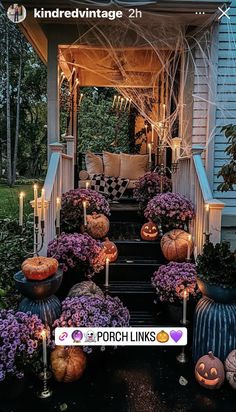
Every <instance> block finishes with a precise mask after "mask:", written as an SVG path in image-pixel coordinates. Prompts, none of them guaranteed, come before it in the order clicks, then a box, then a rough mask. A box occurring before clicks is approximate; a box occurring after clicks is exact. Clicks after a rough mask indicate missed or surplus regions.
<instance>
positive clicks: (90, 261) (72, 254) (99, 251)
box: [48, 233, 105, 276]
mask: <svg viewBox="0 0 236 412" xmlns="http://www.w3.org/2000/svg"><path fill="white" fill-rule="evenodd" d="M48 256H54V257H55V258H56V259H57V260H58V261H59V262H60V264H61V265H62V267H63V271H64V272H67V271H68V269H74V268H75V269H76V270H78V272H84V273H86V274H87V275H88V276H91V275H92V274H93V273H98V272H100V270H101V269H103V266H104V261H105V255H104V249H103V245H102V243H101V242H99V241H97V240H95V239H93V238H92V237H91V236H89V235H88V234H87V233H85V234H78V233H74V234H65V233H62V234H61V236H60V237H59V239H54V240H52V241H51V242H50V243H49V245H48Z"/></svg>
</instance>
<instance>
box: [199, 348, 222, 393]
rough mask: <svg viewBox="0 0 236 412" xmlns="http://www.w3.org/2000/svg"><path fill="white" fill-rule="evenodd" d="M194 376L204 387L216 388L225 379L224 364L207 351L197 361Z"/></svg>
mask: <svg viewBox="0 0 236 412" xmlns="http://www.w3.org/2000/svg"><path fill="white" fill-rule="evenodd" d="M195 378H196V380H197V381H198V383H199V384H200V385H201V386H203V387H204V388H207V389H218V388H220V387H221V386H222V385H223V383H224V380H225V371H224V365H223V363H222V362H221V360H220V359H218V358H216V357H215V356H214V355H213V353H212V352H209V353H208V355H205V356H202V357H201V358H200V359H199V360H198V361H197V364H196V366H195Z"/></svg>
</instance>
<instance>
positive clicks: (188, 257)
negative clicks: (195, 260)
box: [187, 234, 192, 260]
mask: <svg viewBox="0 0 236 412" xmlns="http://www.w3.org/2000/svg"><path fill="white" fill-rule="evenodd" d="M191 240H192V236H191V235H190V234H189V235H188V251H187V260H190V255H191Z"/></svg>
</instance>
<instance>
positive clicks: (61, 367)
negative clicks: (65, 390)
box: [51, 346, 87, 383]
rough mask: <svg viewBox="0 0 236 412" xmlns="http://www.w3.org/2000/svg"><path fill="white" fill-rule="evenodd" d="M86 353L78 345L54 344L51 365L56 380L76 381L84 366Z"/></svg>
mask: <svg viewBox="0 0 236 412" xmlns="http://www.w3.org/2000/svg"><path fill="white" fill-rule="evenodd" d="M86 363H87V359H86V355H85V353H84V351H83V350H82V349H81V348H79V347H78V346H56V348H55V349H54V350H53V351H52V353H51V367H52V372H53V375H54V378H55V379H56V381H57V382H65V383H67V382H74V381H77V380H78V379H79V378H80V377H81V376H82V375H83V373H84V371H85V368H86Z"/></svg>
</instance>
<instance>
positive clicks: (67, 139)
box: [65, 135, 75, 142]
mask: <svg viewBox="0 0 236 412" xmlns="http://www.w3.org/2000/svg"><path fill="white" fill-rule="evenodd" d="M65 139H66V141H67V142H73V141H74V140H75V138H74V136H70V135H69V136H65Z"/></svg>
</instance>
